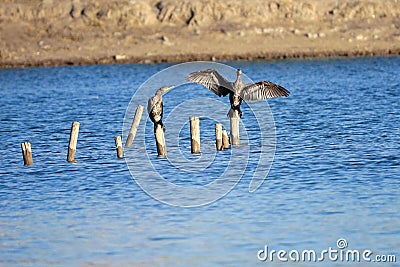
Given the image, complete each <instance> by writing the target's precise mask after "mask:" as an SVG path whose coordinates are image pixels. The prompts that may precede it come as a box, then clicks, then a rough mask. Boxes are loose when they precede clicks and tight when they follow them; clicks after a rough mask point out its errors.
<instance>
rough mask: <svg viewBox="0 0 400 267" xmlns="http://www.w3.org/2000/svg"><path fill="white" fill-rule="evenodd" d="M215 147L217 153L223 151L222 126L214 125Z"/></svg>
mask: <svg viewBox="0 0 400 267" xmlns="http://www.w3.org/2000/svg"><path fill="white" fill-rule="evenodd" d="M215 146H216V148H217V150H218V151H221V150H222V149H223V145H222V124H220V123H217V124H215Z"/></svg>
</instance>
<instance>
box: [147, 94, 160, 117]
mask: <svg viewBox="0 0 400 267" xmlns="http://www.w3.org/2000/svg"><path fill="white" fill-rule="evenodd" d="M147 112H148V113H149V116H150V119H151V120H152V121H153V122H158V121H160V120H161V119H162V115H163V102H162V96H161V95H155V96H153V97H151V98H150V99H149V101H148V102H147Z"/></svg>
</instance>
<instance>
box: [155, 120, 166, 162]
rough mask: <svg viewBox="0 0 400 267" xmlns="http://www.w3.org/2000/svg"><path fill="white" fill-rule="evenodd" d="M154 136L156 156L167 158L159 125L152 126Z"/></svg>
mask: <svg viewBox="0 0 400 267" xmlns="http://www.w3.org/2000/svg"><path fill="white" fill-rule="evenodd" d="M154 136H155V138H156V145H157V154H158V156H159V157H165V156H167V146H166V145H165V138H164V129H163V127H162V125H161V124H155V125H154Z"/></svg>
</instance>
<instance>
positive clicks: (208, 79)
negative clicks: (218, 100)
mask: <svg viewBox="0 0 400 267" xmlns="http://www.w3.org/2000/svg"><path fill="white" fill-rule="evenodd" d="M186 79H187V80H188V81H189V82H193V83H198V84H201V85H204V86H205V87H207V88H208V89H209V90H210V91H211V92H213V93H214V94H216V95H217V96H226V95H227V94H229V93H230V92H232V91H233V83H231V82H228V81H227V80H226V79H225V78H224V77H222V75H221V74H219V73H218V72H217V71H216V70H214V69H208V70H200V71H196V72H192V73H190V74H189V75H188V76H187V77H186Z"/></svg>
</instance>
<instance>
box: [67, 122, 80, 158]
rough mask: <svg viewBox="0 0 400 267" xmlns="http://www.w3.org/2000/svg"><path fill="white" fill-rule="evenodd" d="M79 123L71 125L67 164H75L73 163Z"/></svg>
mask: <svg viewBox="0 0 400 267" xmlns="http://www.w3.org/2000/svg"><path fill="white" fill-rule="evenodd" d="M79 124H80V123H79V122H77V121H75V122H73V123H72V127H71V134H70V136H69V145H68V155H67V161H68V162H76V161H75V153H76V144H77V142H78V133H79Z"/></svg>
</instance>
